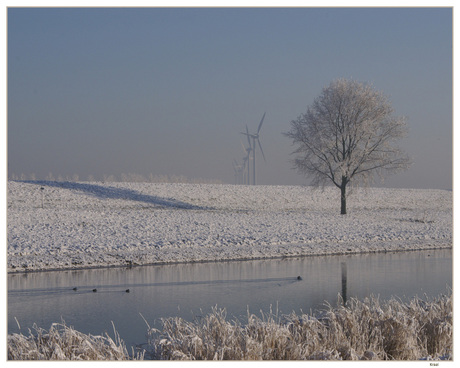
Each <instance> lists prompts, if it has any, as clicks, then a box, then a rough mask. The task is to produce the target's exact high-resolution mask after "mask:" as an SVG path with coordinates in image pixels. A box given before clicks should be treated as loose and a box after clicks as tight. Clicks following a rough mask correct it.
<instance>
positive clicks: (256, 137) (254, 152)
mask: <svg viewBox="0 0 460 368" xmlns="http://www.w3.org/2000/svg"><path fill="white" fill-rule="evenodd" d="M264 118H265V113H264V115H263V116H262V120H260V123H259V127H258V128H257V133H255V134H249V129H248V126H247V125H246V133H241V134H243V135H245V136H247V137H248V142H249V145H250V146H251V141H250V139H249V138H252V146H251V148H252V160H253V179H252V181H253V182H252V184H253V185H256V141H257V143H258V144H259V148H260V152H261V153H262V157H263V158H264V161H266V160H265V155H264V150H263V149H262V145H261V144H260V140H259V133H260V128H262V124H263V122H264ZM248 155H249V152H248ZM248 173H249V168H248Z"/></svg>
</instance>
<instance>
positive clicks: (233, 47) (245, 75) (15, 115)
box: [7, 8, 452, 190]
mask: <svg viewBox="0 0 460 368" xmlns="http://www.w3.org/2000/svg"><path fill="white" fill-rule="evenodd" d="M7 15H8V29H7V32H8V35H7V37H8V38H7V41H8V49H7V52H8V54H7V57H8V59H7V62H8V74H7V78H8V106H7V107H8V137H7V138H8V174H9V175H10V177H11V175H17V176H18V177H20V175H21V174H25V175H26V176H27V178H28V179H30V178H31V174H35V177H36V178H37V179H45V178H46V177H47V176H48V174H49V173H50V172H51V173H52V174H53V176H54V177H55V178H57V177H58V176H62V177H66V176H67V177H72V176H73V175H74V174H76V175H78V177H79V179H80V180H87V179H88V177H90V176H92V177H94V178H95V179H102V177H103V175H115V176H117V177H118V178H120V177H121V174H129V173H135V174H140V175H143V176H145V177H148V176H149V175H150V174H152V175H154V176H155V175H169V176H172V175H176V176H179V175H183V176H186V177H188V178H203V179H204V180H208V181H211V180H218V181H221V182H224V183H234V171H233V167H232V161H233V160H234V159H236V160H238V161H241V160H242V158H243V157H244V155H245V153H244V151H243V149H242V147H241V143H240V140H243V142H244V139H245V137H244V136H242V135H241V134H240V132H242V131H244V129H245V125H246V124H247V125H248V127H249V130H250V131H254V130H256V128H257V124H258V123H259V121H260V119H261V117H262V115H263V113H264V112H266V117H265V121H264V126H263V128H262V130H261V134H260V139H261V143H262V146H263V149H264V153H265V155H266V158H267V162H266V163H265V162H264V161H263V160H261V159H258V160H257V182H258V184H266V185H298V184H308V182H309V181H308V179H305V178H303V177H301V176H300V175H298V174H297V173H296V172H295V171H294V170H292V169H291V164H290V163H289V160H290V158H291V157H290V153H291V152H292V150H293V148H292V147H291V142H290V141H289V139H287V138H286V137H284V136H282V134H281V133H282V132H285V131H287V130H288V129H289V123H290V121H291V120H292V119H295V118H296V117H297V116H298V115H300V114H301V113H303V112H305V110H306V108H307V106H308V105H310V104H311V103H312V102H313V99H314V98H315V97H316V96H317V95H318V94H319V93H320V92H321V89H322V88H323V87H324V86H326V85H328V84H329V83H330V82H331V81H332V80H334V79H336V78H341V77H344V78H354V79H356V80H358V81H362V82H371V83H373V85H374V86H375V88H376V89H378V90H381V91H383V92H384V93H386V94H387V95H389V96H390V100H391V102H392V104H393V107H394V108H395V114H396V115H398V116H399V115H402V116H407V117H408V124H409V129H410V131H409V136H408V138H407V139H405V140H404V141H403V142H402V145H403V147H404V149H405V150H406V151H407V153H408V154H409V155H411V156H412V158H413V161H414V165H413V166H412V168H411V169H410V170H409V171H407V172H405V173H401V174H398V175H396V176H393V177H388V178H387V180H386V181H385V183H384V185H385V186H387V187H406V188H425V189H428V188H430V189H447V190H450V189H452V9H449V8H404V9H403V8H373V9H372V8H367V9H362V8H246V9H245V8H212V9H210V8H188V9H184V8H145V9H144V8H136V9H134V8H132V9H130V8H100V9H96V8H62V9H55V8H35V9H31V8H9V9H8V11H7ZM259 157H260V156H259ZM379 185H381V184H379Z"/></svg>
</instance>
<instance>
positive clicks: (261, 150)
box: [257, 139, 267, 162]
mask: <svg viewBox="0 0 460 368" xmlns="http://www.w3.org/2000/svg"><path fill="white" fill-rule="evenodd" d="M257 142H258V143H259V147H260V152H262V157H263V158H264V161H265V162H267V160H266V159H265V155H264V150H263V149H262V145H261V144H260V140H259V139H257Z"/></svg>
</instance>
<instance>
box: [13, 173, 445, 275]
mask: <svg viewBox="0 0 460 368" xmlns="http://www.w3.org/2000/svg"><path fill="white" fill-rule="evenodd" d="M42 188H43V189H42ZM339 206H340V203H339V191H338V190H337V189H336V188H326V189H325V190H324V191H321V190H314V189H312V188H309V187H300V186H256V187H253V186H235V185H212V184H205V185H200V184H148V183H101V182H97V183H83V182H82V183H80V182H75V183H72V182H28V183H24V182H14V181H9V182H8V211H7V216H8V218H7V220H8V271H10V272H14V271H24V270H44V269H64V268H83V267H98V266H114V265H137V264H152V263H162V262H193V261H212V260H234V259H252V258H264V257H267V258H268V257H283V256H297V255H315V254H316V255H319V254H340V253H354V252H378V251H393V250H411V249H428V248H445V247H452V192H449V191H442V190H416V189H412V190H411V189H376V188H373V189H368V190H367V191H366V190H356V191H355V192H354V193H353V194H352V195H351V196H350V197H349V199H348V212H349V214H348V215H345V216H343V215H340V214H339V210H340V209H339Z"/></svg>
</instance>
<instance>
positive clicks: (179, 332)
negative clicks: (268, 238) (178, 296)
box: [8, 292, 453, 361]
mask: <svg viewBox="0 0 460 368" xmlns="http://www.w3.org/2000/svg"><path fill="white" fill-rule="evenodd" d="M339 302H340V300H339ZM452 303H453V300H452V293H451V292H449V294H446V295H440V296H438V297H437V298H433V299H431V300H428V299H425V300H423V299H420V298H413V299H411V301H410V302H408V303H403V302H401V301H400V300H398V299H395V298H392V299H391V300H389V301H385V302H383V301H380V300H379V298H377V297H375V296H371V297H369V298H366V299H364V300H363V301H359V300H357V299H351V300H349V302H348V303H347V304H346V306H343V305H340V304H338V306H336V307H332V306H331V305H327V306H326V308H325V309H324V310H323V311H320V312H316V315H315V314H313V313H310V314H308V315H307V314H301V315H297V314H295V313H292V314H289V315H282V316H280V315H278V313H277V312H276V311H275V312H271V313H269V314H263V313H262V314H261V316H256V315H255V314H251V313H249V311H248V317H247V321H246V322H245V323H244V324H243V323H241V322H240V321H238V320H236V319H234V320H228V319H227V315H226V311H225V309H219V308H217V307H214V308H213V310H212V312H211V313H209V314H208V315H205V316H203V317H201V318H200V319H198V320H195V321H194V322H189V321H185V320H184V319H182V318H179V317H171V318H165V319H162V320H161V325H162V327H161V328H160V329H156V328H151V327H150V326H149V325H148V323H147V327H148V331H147V333H148V336H149V345H148V348H147V351H144V352H142V353H136V354H134V351H133V352H132V354H131V356H130V355H128V351H127V349H126V347H125V345H124V343H123V341H122V340H121V338H120V337H119V336H118V333H117V332H116V331H115V328H114V334H115V340H113V339H112V338H111V337H110V336H109V335H108V334H106V335H105V336H92V335H85V334H82V333H80V332H78V331H75V330H74V329H73V328H71V327H68V326H66V325H65V323H61V324H53V325H52V326H51V328H50V330H49V331H45V330H43V329H40V328H35V333H33V332H32V331H29V336H24V335H22V334H12V335H8V359H9V360H128V359H136V360H138V359H141V360H142V359H147V358H148V359H155V360H404V361H408V360H452V359H453V355H452V354H453V353H452V352H453V350H452V349H453V341H452V340H453V318H452Z"/></svg>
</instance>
